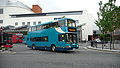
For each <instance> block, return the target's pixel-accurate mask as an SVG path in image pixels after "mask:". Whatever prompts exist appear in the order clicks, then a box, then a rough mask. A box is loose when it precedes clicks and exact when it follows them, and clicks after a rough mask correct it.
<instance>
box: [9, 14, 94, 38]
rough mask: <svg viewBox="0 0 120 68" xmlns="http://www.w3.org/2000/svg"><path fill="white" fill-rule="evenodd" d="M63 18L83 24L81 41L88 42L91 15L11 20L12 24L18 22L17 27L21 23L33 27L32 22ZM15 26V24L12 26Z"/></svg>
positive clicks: (91, 20) (91, 21)
mask: <svg viewBox="0 0 120 68" xmlns="http://www.w3.org/2000/svg"><path fill="white" fill-rule="evenodd" d="M63 16H65V17H66V18H72V19H74V20H78V21H79V23H77V25H79V24H84V23H86V24H85V26H83V27H82V40H88V35H92V34H93V26H92V24H94V20H93V19H92V15H90V14H87V13H83V14H82V15H58V16H57V15H56V16H36V17H22V18H11V19H12V21H11V22H13V23H15V22H18V23H19V25H18V26H22V22H25V25H27V22H30V25H31V26H32V25H34V24H33V22H36V24H38V22H41V23H45V22H49V21H53V20H54V18H60V17H63ZM14 26H15V24H14Z"/></svg>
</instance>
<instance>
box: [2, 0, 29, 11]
mask: <svg viewBox="0 0 120 68" xmlns="http://www.w3.org/2000/svg"><path fill="white" fill-rule="evenodd" d="M0 6H5V7H6V6H8V7H20V8H24V9H27V10H31V8H29V7H28V6H27V5H25V4H23V3H21V2H19V1H16V0H0Z"/></svg>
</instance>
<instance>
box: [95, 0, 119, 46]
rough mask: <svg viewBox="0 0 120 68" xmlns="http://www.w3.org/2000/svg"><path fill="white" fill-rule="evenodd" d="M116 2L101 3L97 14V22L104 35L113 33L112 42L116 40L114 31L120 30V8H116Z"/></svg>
mask: <svg viewBox="0 0 120 68" xmlns="http://www.w3.org/2000/svg"><path fill="white" fill-rule="evenodd" d="M115 2H116V0H109V1H108V2H107V3H105V4H103V3H102V1H100V3H99V6H100V7H99V12H97V14H98V20H97V21H96V22H95V24H96V25H97V26H98V27H99V29H100V31H101V32H102V33H103V34H104V33H105V32H111V34H112V39H111V41H112V40H114V30H116V29H119V28H120V6H116V5H115ZM110 45H111V44H110ZM113 45H114V43H113Z"/></svg>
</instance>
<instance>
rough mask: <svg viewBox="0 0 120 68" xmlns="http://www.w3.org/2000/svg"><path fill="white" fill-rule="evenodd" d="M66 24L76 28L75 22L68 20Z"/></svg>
mask: <svg viewBox="0 0 120 68" xmlns="http://www.w3.org/2000/svg"><path fill="white" fill-rule="evenodd" d="M66 24H67V26H68V27H76V23H75V21H74V20H70V19H67V22H66Z"/></svg>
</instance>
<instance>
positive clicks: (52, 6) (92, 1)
mask: <svg viewBox="0 0 120 68" xmlns="http://www.w3.org/2000/svg"><path fill="white" fill-rule="evenodd" d="M18 1H20V2H22V3H24V4H26V5H28V6H29V7H32V5H33V4H38V5H39V6H41V7H42V9H43V12H61V11H76V10H87V12H88V13H89V14H93V18H95V19H96V18H97V14H96V13H97V12H98V9H99V5H98V3H99V1H100V0H18ZM101 1H103V3H105V2H107V1H108V0H101ZM116 4H117V5H119V6H120V0H117V2H116Z"/></svg>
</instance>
